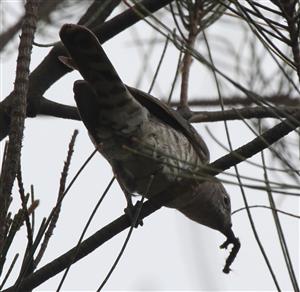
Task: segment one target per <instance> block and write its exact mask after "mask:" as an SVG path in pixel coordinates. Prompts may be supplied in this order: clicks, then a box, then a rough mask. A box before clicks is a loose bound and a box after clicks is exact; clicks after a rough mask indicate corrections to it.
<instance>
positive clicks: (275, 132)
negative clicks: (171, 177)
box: [3, 113, 300, 292]
mask: <svg viewBox="0 0 300 292" xmlns="http://www.w3.org/2000/svg"><path fill="white" fill-rule="evenodd" d="M294 119H296V120H299V119H300V113H297V114H295V115H293V119H289V123H287V121H286V120H284V121H283V122H281V123H279V124H278V125H276V126H274V127H272V128H271V129H269V130H267V131H266V132H264V133H263V134H262V135H261V136H258V137H257V138H255V139H253V140H252V141H250V142H249V143H247V144H246V145H244V146H242V147H240V148H238V149H236V150H235V151H233V152H231V153H229V154H227V155H225V156H223V157H221V158H219V159H218V160H216V161H214V162H213V163H210V164H209V165H208V166H207V171H206V173H207V174H208V175H213V176H215V175H218V174H219V173H221V172H223V171H224V170H226V169H228V168H230V167H232V166H234V165H237V164H238V163H240V162H242V161H244V160H246V159H247V158H250V157H251V156H253V155H255V154H257V153H259V152H260V151H262V150H263V149H265V148H267V147H268V145H270V144H273V143H274V142H276V141H278V140H279V139H281V138H282V137H284V136H285V135H287V134H289V133H290V132H292V131H293V130H295V129H296V128H297V127H298V126H299V125H298V123H295V122H294ZM291 125H292V126H291ZM241 157H243V158H241ZM193 183H195V182H193V181H192V180H191V181H190V182H187V183H186V184H185V185H176V192H175V190H174V192H175V193H178V187H180V188H183V189H185V190H186V188H190V187H191V186H192V184H193ZM172 195H173V190H172V189H170V190H168V194H163V195H161V196H159V197H158V198H156V199H155V200H153V199H152V200H148V201H147V202H145V203H144V204H143V207H142V210H141V215H140V216H141V217H140V218H141V219H143V218H145V217H147V216H149V215H150V214H152V213H153V212H155V211H156V210H158V209H159V208H161V206H162V205H163V204H165V203H167V202H168V201H170V200H172V199H173V197H172ZM129 226H130V220H129V219H128V217H127V216H126V215H123V216H120V217H119V218H117V219H116V220H114V221H113V222H111V223H110V224H108V225H106V226H105V227H103V228H102V229H100V230H99V231H97V232H96V233H94V234H93V235H92V236H90V237H89V238H87V239H86V240H84V241H83V242H82V243H81V245H80V247H79V249H77V255H76V256H75V257H74V252H75V251H76V248H77V247H76V246H75V247H74V248H72V249H70V250H69V251H68V252H66V253H64V254H63V255H61V256H60V257H58V258H56V259H55V260H53V261H52V262H50V263H49V264H47V265H45V266H44V267H42V268H40V269H39V270H37V271H36V272H35V273H33V274H32V275H30V276H29V277H27V278H25V279H24V280H23V282H22V283H21V284H20V286H19V291H24V290H27V289H33V288H35V287H37V286H39V285H40V284H41V283H43V282H45V281H46V280H48V279H49V278H51V277H53V276H55V275H56V274H58V273H59V272H61V271H63V270H64V269H65V268H67V267H68V265H69V263H70V261H72V262H73V263H74V262H76V261H78V260H80V259H82V258H83V257H85V256H87V255H88V254H89V253H91V252H92V251H94V250H95V249H96V248H98V247H99V246H101V245H102V244H103V243H105V242H106V241H108V240H109V239H111V238H112V237H114V236H115V235H117V234H119V233H120V232H122V231H123V230H125V229H126V228H128V227H129ZM15 291H16V289H15V288H14V287H13V286H12V287H9V288H8V289H6V290H4V291H3V292H15Z"/></svg>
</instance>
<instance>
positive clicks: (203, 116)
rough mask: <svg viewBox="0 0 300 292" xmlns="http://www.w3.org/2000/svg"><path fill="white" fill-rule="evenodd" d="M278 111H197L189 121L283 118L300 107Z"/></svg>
mask: <svg viewBox="0 0 300 292" xmlns="http://www.w3.org/2000/svg"><path fill="white" fill-rule="evenodd" d="M278 109H279V110H278V111H276V112H275V111H274V110H273V112H271V111H270V110H268V109H267V108H264V107H249V108H247V107H246V108H240V109H231V110H224V111H199V112H193V113H192V117H191V118H190V119H189V122H191V123H202V122H217V121H224V120H226V121H228V120H240V119H241V117H243V118H245V119H253V118H256V119H261V118H278V117H282V118H285V117H286V115H284V114H283V112H284V113H285V114H290V115H292V114H295V113H297V112H299V111H300V107H279V108H278Z"/></svg>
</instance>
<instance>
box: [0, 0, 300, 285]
mask: <svg viewBox="0 0 300 292" xmlns="http://www.w3.org/2000/svg"><path fill="white" fill-rule="evenodd" d="M6 2H8V1H1V5H4V8H5V5H7V4H6ZM9 2H10V6H11V5H12V4H11V3H12V1H9ZM15 5H16V6H15V7H17V6H18V7H19V3H18V2H17V1H16V4H15ZM76 19H78V17H77V16H76V17H75V18H74V19H73V18H70V19H63V20H61V24H63V23H64V22H75V21H76ZM212 33H215V34H220V35H222V34H223V35H224V36H229V33H230V38H234V39H236V48H237V49H238V42H239V40H240V39H239V36H240V34H239V33H240V32H239V30H238V29H234V30H233V29H232V30H231V31H229V32H228V31H227V30H226V28H224V26H222V24H220V25H215V26H214V28H213V31H212ZM136 34H139V35H140V37H141V39H144V40H146V39H149V37H151V36H152V35H153V34H154V32H153V30H152V29H151V28H150V27H149V26H148V25H147V24H145V23H141V24H139V25H137V26H135V30H134V32H124V33H121V34H120V35H118V36H117V37H115V38H114V39H113V40H110V41H108V42H107V43H105V45H104V49H105V51H106V52H107V55H108V56H109V58H110V59H111V61H112V63H113V65H114V66H115V68H116V70H117V72H118V73H119V74H120V77H121V78H122V80H123V81H124V82H126V83H127V84H129V85H131V86H135V85H136V81H137V80H138V79H139V77H140V72H141V71H140V69H141V68H142V64H143V62H144V61H145V60H144V59H143V56H142V54H141V51H142V48H139V49H137V48H136V47H135V44H134V39H133V35H136ZM159 39H161V38H159ZM57 40H58V29H53V31H51V35H49V36H47V37H46V38H43V37H42V36H41V35H38V36H37V37H36V39H35V41H36V42H39V43H45V42H53V41H57ZM162 46H163V43H161V45H157V46H156V48H155V50H154V52H153V54H152V55H151V56H149V57H148V58H147V60H148V62H149V64H150V67H151V68H152V71H151V70H150V72H147V73H145V74H146V76H145V77H144V78H143V79H142V81H141V82H140V84H139V88H140V89H142V90H144V91H147V90H148V88H149V86H150V83H151V78H152V77H153V73H154V71H155V68H156V65H157V63H158V60H159V57H160V54H161V51H162ZM9 48H10V49H12V46H10V47H9ZM48 52H49V49H48V48H46V49H41V48H36V47H35V48H34V50H33V54H32V64H31V70H32V69H34V68H35V67H36V66H37V64H39V63H40V62H41V60H42V59H43V57H44V56H45V55H47V53H48ZM5 56H6V57H5V58H3V56H1V68H0V69H1V86H0V90H1V95H0V97H1V98H3V97H5V96H6V95H7V94H8V93H9V92H10V91H11V90H12V88H13V81H14V77H15V60H16V52H12V53H10V54H9V55H8V56H9V57H7V55H5ZM217 57H218V58H220V57H221V58H222V56H217ZM223 57H226V56H225V55H224V56H223ZM177 58H178V52H177V50H176V49H175V48H174V47H173V46H172V45H170V46H169V48H168V50H167V53H166V58H165V59H164V61H163V65H162V69H161V71H160V73H159V76H158V83H157V84H156V86H155V88H154V91H153V95H155V96H157V97H163V96H168V92H169V90H170V84H171V82H172V79H173V72H174V68H175V67H176V63H177ZM266 62H268V60H266ZM270 66H272V65H271V64H270ZM266 68H267V69H268V68H269V67H268V66H266ZM170 72H172V74H170ZM191 76H192V78H191V80H190V95H191V96H192V97H207V96H217V90H216V87H215V84H214V81H213V78H212V76H211V74H210V73H209V72H208V70H206V69H205V68H204V67H203V65H201V64H199V63H197V62H194V64H193V69H192V74H191ZM80 78H81V77H80V75H79V73H77V72H73V73H70V74H68V75H66V76H64V77H63V78H62V79H61V80H60V81H58V82H56V83H55V84H54V86H52V87H51V89H50V90H48V91H47V92H46V94H45V96H46V97H47V98H49V99H51V100H55V101H58V102H61V103H67V104H73V105H74V100H73V92H72V86H73V82H74V81H75V80H77V79H80ZM178 92H179V88H178V87H177V88H176V94H177V96H178ZM176 94H175V95H176ZM206 125H207V126H209V128H210V129H211V130H212V131H213V133H214V135H215V136H216V137H217V138H218V139H220V140H221V141H223V143H225V144H226V136H225V130H224V124H223V123H213V124H206ZM196 127H197V130H198V131H199V132H200V133H201V135H203V137H204V139H205V141H207V144H208V145H209V149H210V151H211V160H212V161H213V160H215V159H216V158H219V157H221V156H223V155H224V154H226V152H225V151H224V150H223V149H221V148H220V147H219V146H218V145H217V144H216V143H215V142H214V141H213V140H212V139H211V138H210V137H209V135H208V134H207V132H206V130H205V125H204V124H201V125H196ZM229 127H230V131H231V134H232V135H231V138H232V139H233V146H234V148H236V147H238V146H241V145H242V144H243V143H245V142H247V141H249V140H250V139H252V138H253V136H252V135H251V134H250V132H249V131H248V130H247V128H246V127H245V126H244V125H243V124H242V123H241V122H231V123H229ZM74 129H78V130H79V136H78V139H77V141H76V145H75V153H74V156H73V159H72V163H71V170H70V173H69V181H70V179H71V178H72V177H73V175H74V174H75V173H76V171H77V170H78V168H79V167H80V166H81V165H82V163H83V162H84V161H85V159H86V158H87V157H88V156H89V155H90V153H91V152H92V151H93V145H92V143H91V141H90V139H89V137H88V135H87V132H86V129H85V128H84V126H83V125H82V123H81V122H76V121H64V120H60V119H56V118H49V117H39V118H35V119H27V120H26V129H25V133H24V135H25V137H24V141H23V152H22V166H23V175H24V184H25V188H26V190H27V191H29V188H30V185H31V184H33V185H34V187H35V196H36V198H38V199H39V200H40V205H39V207H38V209H37V211H36V220H37V222H36V224H37V226H38V224H39V223H40V222H41V220H42V218H43V217H44V216H47V214H49V212H50V211H51V208H52V207H53V205H54V204H55V201H56V196H57V192H58V186H59V179H60V173H61V170H62V167H63V161H64V160H65V157H66V154H67V147H68V142H69V140H70V138H71V135H72V132H73V130H74ZM1 147H3V142H2V143H1ZM254 161H257V162H259V163H261V158H260V156H257V157H256V158H255V159H254ZM239 170H240V171H241V173H243V174H246V175H248V176H253V177H257V178H260V179H263V172H262V170H258V169H257V168H255V167H253V166H251V165H249V164H247V163H242V164H240V165H239ZM232 173H233V171H232ZM111 177H112V171H111V168H110V166H109V165H108V163H107V162H106V161H105V160H104V159H103V158H102V157H101V156H100V154H97V155H96V157H94V158H93V160H92V161H91V162H90V163H89V165H88V166H87V168H86V169H85V170H84V172H83V174H82V175H81V176H80V178H79V179H78V181H77V182H76V183H75V185H74V186H73V187H72V189H71V191H70V192H69V194H68V195H67V197H66V199H65V200H64V203H63V207H62V212H61V216H60V219H59V221H58V224H57V228H56V229H55V231H54V235H53V237H52V238H51V240H50V244H49V248H48V250H47V252H46V254H45V257H44V258H43V260H42V262H41V264H40V267H41V266H42V265H44V264H46V263H48V262H49V261H51V260H53V259H54V258H55V257H56V256H58V255H60V254H62V253H64V252H65V251H67V250H68V249H70V248H71V247H73V246H74V245H75V243H76V242H77V240H78V238H79V236H80V234H81V231H82V229H83V227H84V225H85V223H86V221H87V219H88V216H89V215H90V213H91V211H92V209H93V207H94V205H95V204H96V202H97V200H98V198H99V196H100V195H101V194H102V192H103V190H104V189H105V188H106V186H107V184H108V182H109V181H110V179H111ZM222 178H224V179H225V178H226V179H228V180H229V179H230V180H231V181H234V179H233V178H231V177H228V176H222ZM273 179H276V180H278V181H279V180H284V177H282V175H281V177H279V178H278V177H275V178H273ZM226 189H227V190H228V192H229V194H230V195H231V201H232V209H233V210H235V209H237V208H239V207H242V206H243V202H242V198H241V193H240V190H239V188H238V187H235V186H232V185H227V186H226ZM246 194H247V197H248V199H249V201H250V204H267V195H266V193H264V192H261V191H257V190H250V189H246ZM275 197H276V200H277V201H278V207H280V208H281V209H284V210H288V211H290V212H292V213H296V214H299V202H298V200H297V199H296V198H293V197H283V196H275ZM19 205H20V202H19V197H18V194H17V191H16V189H15V190H14V201H13V205H12V210H16V208H17V206H19ZM124 207H125V199H124V196H123V194H122V193H121V191H120V188H119V187H118V185H117V183H114V185H113V187H112V188H111V190H110V191H109V194H108V196H107V197H106V199H105V200H104V202H103V205H102V206H101V208H100V210H99V211H98V213H97V215H96V216H95V218H94V220H93V222H92V224H91V226H90V228H89V231H88V234H89V235H90V234H92V233H94V232H95V231H97V230H98V229H100V228H101V227H102V226H104V225H106V224H107V223H108V222H110V221H112V220H114V219H115V218H117V217H118V216H120V215H121V214H122V213H123V209H124ZM253 216H254V218H255V223H256V226H257V228H258V232H259V235H260V236H261V240H262V242H263V244H264V246H265V250H266V251H267V253H268V256H269V258H270V260H271V263H272V266H273V268H274V270H275V273H276V275H277V276H278V280H279V283H280V285H281V287H282V289H283V290H290V289H292V288H291V285H290V281H289V278H288V273H287V271H286V268H285V264H284V261H283V257H282V254H281V252H280V247H279V243H278V238H277V235H276V231H275V227H274V224H273V221H272V216H271V213H270V212H269V211H268V210H265V209H259V210H253ZM280 218H281V221H282V224H283V226H284V230H285V235H286V240H287V243H288V245H289V247H290V253H291V256H292V260H293V262H294V264H295V268H296V272H297V274H298V273H299V223H298V221H297V220H296V219H292V218H290V217H287V216H280ZM23 229H25V228H23ZM233 230H234V232H235V233H236V235H237V236H238V237H239V238H240V241H241V244H242V247H241V250H240V253H239V254H238V256H237V258H236V261H235V262H234V264H233V266H232V269H233V271H232V272H231V273H230V274H229V275H225V274H223V273H222V268H223V266H224V263H225V259H226V257H227V256H228V251H227V252H226V251H224V250H220V249H219V245H221V244H222V243H223V241H224V240H225V238H224V236H223V235H222V234H220V233H218V232H217V231H215V230H212V229H208V228H206V227H204V226H201V225H199V224H197V223H195V222H192V221H190V220H189V219H187V218H185V217H184V216H183V215H182V214H180V213H179V212H177V211H175V210H171V209H167V208H162V209H160V210H159V211H157V212H156V213H154V214H152V215H151V216H149V217H147V218H146V219H145V220H144V226H143V227H139V228H138V229H136V230H134V232H133V235H132V238H131V240H130V242H129V244H128V247H127V249H126V251H125V253H124V255H123V257H122V259H121V261H120V263H119V265H118V267H117V269H116V270H115V272H114V273H113V275H112V277H111V278H110V280H109V282H108V283H107V285H106V289H110V290H175V289H176V290H201V291H205V290H210V291H212V290H213V291H216V290H218V291H222V290H224V291H225V290H226V291H227V290H255V291H258V290H275V289H274V285H273V282H272V279H271V276H270V274H269V272H268V269H267V266H266V264H265V262H264V260H263V257H262V255H261V253H260V251H259V248H258V246H257V243H256V241H255V239H254V236H253V233H252V231H251V228H250V225H249V220H248V219H247V216H246V213H245V212H242V213H239V214H236V215H234V216H233ZM126 233H127V231H125V232H123V233H122V234H120V235H118V236H116V237H115V238H113V239H112V240H110V241H109V242H108V243H106V244H105V245H103V246H102V247H100V248H99V249H97V250H96V251H95V252H93V253H92V254H91V255H89V256H87V257H86V258H84V259H83V260H81V261H80V262H78V263H76V264H75V265H74V266H72V268H71V271H70V273H69V276H68V277H67V279H66V281H65V284H64V286H63V288H64V289H65V290H91V291H94V290H95V289H96V288H97V287H98V286H99V284H100V283H101V281H102V280H103V279H104V277H105V275H106V273H107V272H108V270H109V268H110V266H111V264H112V263H113V261H114V259H115V258H116V256H117V254H118V252H119V249H120V247H121V245H122V243H123V241H124V238H125V236H126ZM25 240H26V234H25V232H24V230H23V231H22V232H20V234H19V236H18V238H17V240H16V241H15V244H14V248H13V250H11V251H10V254H9V257H10V258H11V257H12V256H13V255H14V254H15V252H17V251H19V250H20V249H23V246H24V241H25ZM8 262H9V261H8ZM6 268H7V267H6ZM61 277H62V275H61V274H59V275H57V276H56V277H54V278H52V279H51V280H49V281H47V282H46V283H44V284H43V285H41V286H40V287H39V288H38V289H37V290H38V291H40V290H42V289H44V290H54V289H56V287H57V285H58V282H59V281H60V279H61Z"/></svg>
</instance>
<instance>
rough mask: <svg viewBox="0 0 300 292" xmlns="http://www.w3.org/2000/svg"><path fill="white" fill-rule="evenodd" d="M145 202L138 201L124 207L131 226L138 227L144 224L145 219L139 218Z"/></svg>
mask: <svg viewBox="0 0 300 292" xmlns="http://www.w3.org/2000/svg"><path fill="white" fill-rule="evenodd" d="M142 205H143V203H142V202H141V201H137V202H136V204H135V205H133V204H132V202H131V203H129V204H127V207H126V208H125V209H124V212H125V214H126V215H127V216H128V218H129V220H130V222H131V226H133V227H135V228H138V226H139V225H140V226H143V225H144V223H143V220H142V219H140V218H139V215H140V212H141V209H142Z"/></svg>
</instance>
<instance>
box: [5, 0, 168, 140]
mask: <svg viewBox="0 0 300 292" xmlns="http://www.w3.org/2000/svg"><path fill="white" fill-rule="evenodd" d="M172 1H173V0H143V1H141V2H140V3H139V5H136V6H134V8H132V9H128V10H126V11H125V12H123V13H121V14H119V15H117V16H115V17H114V18H112V19H111V20H109V21H107V22H105V23H104V24H101V25H100V24H99V25H98V26H97V25H96V23H93V27H94V30H93V31H94V33H95V34H96V35H97V37H98V38H99V40H100V42H101V43H104V42H105V41H107V40H108V39H110V38H112V37H114V36H115V35H117V34H118V33H120V32H121V31H123V30H125V29H126V28H128V27H130V26H131V25H133V24H135V23H137V22H138V21H139V20H141V19H142V18H141V13H142V15H145V17H146V16H148V15H147V13H146V12H145V11H148V12H149V13H154V12H155V11H157V10H159V9H160V8H162V7H164V6H166V5H168V4H169V3H171V2H172ZM99 3H104V2H99ZM141 7H144V8H145V9H144V8H141ZM111 8H112V7H111V6H108V9H111ZM136 10H137V11H139V13H137V12H136ZM103 13H104V12H103ZM105 13H106V14H107V12H105ZM66 55H67V53H66V50H65V48H64V47H63V45H62V44H61V43H58V44H57V45H56V46H55V47H54V48H53V49H52V50H51V51H50V52H49V54H48V55H47V56H46V58H45V59H44V60H43V61H42V62H41V63H40V64H39V65H38V67H37V68H36V69H35V70H34V71H33V72H32V73H31V74H30V76H29V90H28V96H27V116H28V117H35V116H36V115H37V114H38V113H39V111H40V109H39V106H40V104H41V98H42V96H43V94H44V93H45V91H46V90H47V89H48V88H49V87H50V86H51V85H53V84H54V83H55V82H56V81H57V80H59V79H60V78H61V77H62V76H64V75H65V74H66V73H68V72H70V69H69V68H67V67H66V66H65V65H63V64H62V63H61V62H60V61H59V59H58V57H59V56H66ZM11 99H12V94H10V95H9V96H7V97H6V98H5V99H4V100H3V102H2V103H0V121H2V120H3V121H6V123H4V124H0V139H3V138H4V137H6V135H7V134H8V132H9V124H10V119H9V116H10V109H11ZM52 105H53V104H52ZM52 110H53V107H52ZM44 111H45V108H44Z"/></svg>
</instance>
